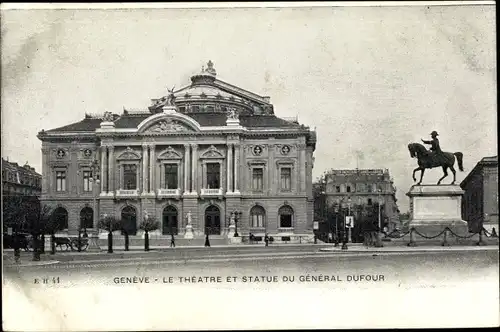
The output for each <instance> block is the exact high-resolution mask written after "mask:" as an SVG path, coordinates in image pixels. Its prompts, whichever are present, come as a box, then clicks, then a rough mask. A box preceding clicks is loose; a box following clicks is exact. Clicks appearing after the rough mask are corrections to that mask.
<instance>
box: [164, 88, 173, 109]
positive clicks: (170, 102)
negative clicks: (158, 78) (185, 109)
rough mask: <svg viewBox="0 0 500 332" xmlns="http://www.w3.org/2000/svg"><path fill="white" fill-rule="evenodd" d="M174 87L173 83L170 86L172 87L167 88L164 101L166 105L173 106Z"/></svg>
mask: <svg viewBox="0 0 500 332" xmlns="http://www.w3.org/2000/svg"><path fill="white" fill-rule="evenodd" d="M174 89H175V85H174V86H173V87H172V89H169V88H167V91H168V96H167V99H166V101H165V105H166V106H175V96H174Z"/></svg>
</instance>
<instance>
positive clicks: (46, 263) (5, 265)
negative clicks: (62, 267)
mask: <svg viewBox="0 0 500 332" xmlns="http://www.w3.org/2000/svg"><path fill="white" fill-rule="evenodd" d="M58 263H61V262H60V261H40V262H30V263H22V262H21V263H8V264H4V267H30V266H44V265H53V264H58Z"/></svg>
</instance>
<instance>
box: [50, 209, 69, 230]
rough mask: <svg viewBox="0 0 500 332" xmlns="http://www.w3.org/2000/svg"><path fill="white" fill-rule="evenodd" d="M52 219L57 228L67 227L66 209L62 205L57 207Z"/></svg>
mask: <svg viewBox="0 0 500 332" xmlns="http://www.w3.org/2000/svg"><path fill="white" fill-rule="evenodd" d="M53 216H54V221H55V222H56V225H57V229H60V230H61V229H68V211H66V209H65V208H63V207H58V208H57V209H55V210H54V215H53Z"/></svg>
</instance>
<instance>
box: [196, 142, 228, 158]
mask: <svg viewBox="0 0 500 332" xmlns="http://www.w3.org/2000/svg"><path fill="white" fill-rule="evenodd" d="M201 158H217V159H221V158H224V155H223V154H222V153H221V152H220V151H219V150H218V149H217V148H216V147H215V146H214V145H210V147H209V148H208V149H207V150H205V152H203V153H202V154H201Z"/></svg>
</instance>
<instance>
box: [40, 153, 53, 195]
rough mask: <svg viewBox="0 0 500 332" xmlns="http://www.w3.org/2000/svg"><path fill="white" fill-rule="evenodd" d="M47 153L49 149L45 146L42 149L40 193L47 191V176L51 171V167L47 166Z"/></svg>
mask: <svg viewBox="0 0 500 332" xmlns="http://www.w3.org/2000/svg"><path fill="white" fill-rule="evenodd" d="M49 153H50V150H49V149H47V148H43V149H42V183H41V184H40V185H41V186H42V193H47V192H48V191H49V177H50V173H51V169H50V166H49V162H48V160H49V158H48V157H49Z"/></svg>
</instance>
